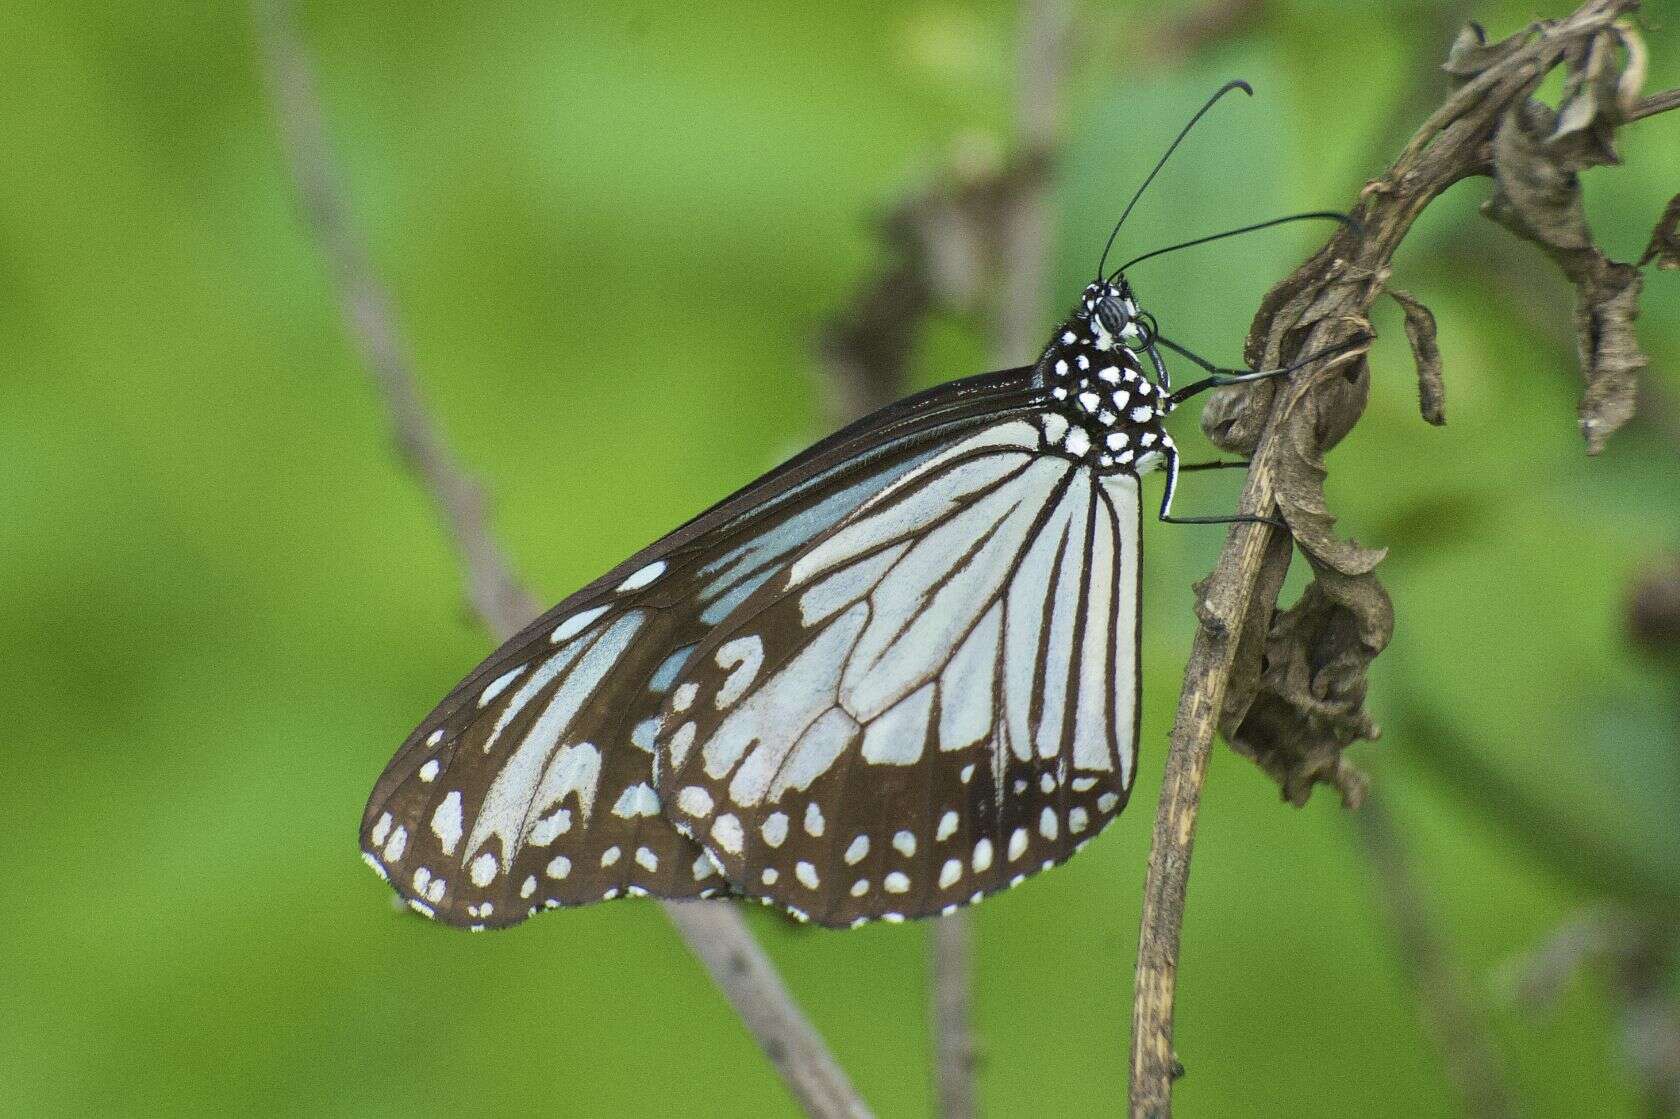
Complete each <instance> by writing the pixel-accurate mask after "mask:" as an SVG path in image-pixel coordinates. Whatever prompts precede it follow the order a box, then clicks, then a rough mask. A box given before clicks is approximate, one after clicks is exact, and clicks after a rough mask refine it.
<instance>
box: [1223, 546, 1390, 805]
mask: <svg viewBox="0 0 1680 1119" xmlns="http://www.w3.org/2000/svg"><path fill="white" fill-rule="evenodd" d="M1313 566H1314V571H1315V573H1316V575H1317V577H1316V578H1315V579H1314V580H1313V582H1312V583H1310V584H1309V585H1308V586H1307V589H1306V591H1305V592H1304V593H1303V594H1302V595H1301V598H1300V600H1299V601H1297V602H1296V603H1295V605H1293V606H1291V607H1290V608H1289V609H1288V610H1285V611H1283V612H1282V613H1280V614H1278V615H1276V616H1275V617H1273V619H1272V624H1271V627H1270V632H1269V633H1268V634H1267V638H1266V647H1265V655H1264V658H1263V660H1262V662H1261V665H1262V667H1261V671H1260V676H1259V681H1258V687H1257V688H1256V689H1254V691H1253V693H1252V697H1251V698H1248V699H1247V700H1246V702H1241V704H1240V706H1238V705H1237V704H1232V703H1228V704H1227V706H1226V709H1225V711H1224V713H1223V716H1222V719H1221V727H1220V729H1221V731H1222V732H1223V733H1224V735H1225V737H1226V739H1227V741H1229V742H1230V743H1231V745H1232V746H1233V747H1234V748H1235V749H1236V750H1237V751H1238V752H1239V753H1241V754H1243V755H1244V756H1246V757H1248V758H1251V759H1253V760H1254V761H1255V762H1256V763H1257V764H1258V765H1259V766H1260V767H1261V768H1262V769H1264V770H1265V771H1266V772H1267V773H1268V774H1270V775H1271V776H1272V778H1273V779H1275V780H1276V781H1277V782H1278V785H1279V787H1280V788H1281V789H1282V791H1283V796H1284V799H1285V800H1287V801H1289V802H1290V803H1291V804H1294V805H1297V806H1298V805H1302V804H1305V803H1306V802H1307V798H1308V797H1309V796H1310V795H1311V794H1312V788H1313V786H1314V785H1316V784H1328V785H1331V786H1333V787H1334V788H1335V789H1336V790H1337V791H1338V792H1339V793H1340V794H1341V796H1342V800H1343V802H1344V803H1345V804H1347V805H1348V806H1349V807H1357V806H1358V804H1359V801H1360V799H1361V798H1362V797H1363V795H1364V792H1365V784H1366V781H1365V777H1364V775H1363V774H1362V773H1360V772H1359V771H1358V770H1357V769H1355V768H1354V767H1352V766H1351V765H1350V764H1348V762H1347V761H1346V760H1345V759H1344V758H1343V756H1342V755H1343V751H1345V750H1346V749H1347V748H1348V747H1349V746H1351V745H1352V744H1353V743H1355V742H1359V741H1363V740H1374V739H1376V738H1377V737H1378V735H1379V734H1380V732H1379V731H1378V729H1377V726H1376V724H1375V723H1373V722H1372V721H1371V717H1370V715H1369V714H1367V713H1366V711H1365V692H1366V688H1367V676H1366V672H1367V669H1368V668H1369V666H1370V663H1371V661H1372V659H1373V658H1375V657H1376V655H1377V654H1378V653H1380V652H1382V650H1383V648H1384V646H1386V645H1387V644H1388V641H1389V638H1390V637H1391V636H1392V635H1393V633H1394V607H1393V604H1392V603H1390V601H1389V598H1388V594H1387V592H1386V591H1384V590H1383V588H1382V584H1381V583H1379V582H1378V581H1377V579H1376V577H1375V576H1374V575H1369V574H1365V575H1358V576H1351V577H1350V576H1346V575H1343V574H1341V573H1339V572H1337V571H1335V570H1334V569H1331V568H1327V567H1323V566H1320V565H1318V564H1314V565H1313ZM1232 698H1233V699H1236V698H1237V697H1236V696H1233V697H1232Z"/></svg>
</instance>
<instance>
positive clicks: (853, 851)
mask: <svg viewBox="0 0 1680 1119" xmlns="http://www.w3.org/2000/svg"><path fill="white" fill-rule="evenodd" d="M867 854H869V837H868V836H867V835H859V836H854V837H853V838H852V842H851V844H850V845H849V846H848V847H847V848H846V865H847V866H856V865H857V864H858V863H860V862H862V861H863V857H864V856H865V855H867Z"/></svg>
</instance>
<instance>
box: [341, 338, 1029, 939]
mask: <svg viewBox="0 0 1680 1119" xmlns="http://www.w3.org/2000/svg"><path fill="white" fill-rule="evenodd" d="M1025 374H1026V371H1011V372H1008V373H1004V374H993V375H989V376H987V377H981V378H971V379H969V380H967V381H959V382H954V383H951V384H949V385H945V386H941V387H940V388H939V389H935V390H933V391H931V392H930V393H926V394H923V395H922V396H921V397H916V398H912V399H911V400H909V401H906V402H904V403H902V404H899V405H895V406H893V407H892V408H889V409H886V410H884V411H883V412H881V413H877V414H876V415H875V416H873V417H870V418H869V419H867V420H865V421H863V422H861V423H860V424H858V425H854V426H853V427H851V428H848V429H847V430H846V431H843V432H841V433H839V434H838V435H835V436H832V437H830V438H829V439H828V440H825V441H824V442H822V443H820V444H818V445H817V446H816V447H814V448H812V449H811V450H810V451H807V452H805V453H804V454H802V455H800V456H799V457H798V458H796V459H794V460H792V461H791V462H789V463H787V464H785V465H784V466H782V467H780V468H778V469H777V470H776V471H773V472H772V473H771V474H769V475H766V476H765V477H764V478H762V479H759V480H758V481H757V482H755V483H753V484H752V485H750V486H748V487H747V488H746V489H744V490H742V491H741V492H739V493H737V494H736V495H734V496H733V497H731V498H728V499H726V500H725V501H723V502H720V503H719V504H718V505H717V506H714V507H713V508H712V509H710V510H708V511H707V512H706V513H703V514H701V515H700V516H699V517H696V518H695V519H694V520H693V521H690V522H689V523H688V524H687V525H684V526H683V527H682V528H680V529H678V530H676V531H675V532H673V533H671V534H670V535H669V536H667V537H665V538H664V539H662V540H660V541H659V542H657V543H655V544H654V545H652V546H650V547H649V548H647V549H644V550H643V551H642V552H640V553H638V554H637V555H635V556H633V557H631V558H630V559H629V560H626V561H625V562H624V563H623V564H620V565H619V566H618V567H616V568H614V569H613V570H612V571H610V572H608V573H607V574H606V575H604V576H602V577H601V578H600V579H598V580H596V581H595V582H594V583H591V584H590V585H589V586H587V587H585V588H583V589H582V590H580V591H578V592H577V593H576V594H574V595H572V596H570V597H569V598H567V599H566V600H565V601H563V602H561V603H560V604H559V605H557V606H556V607H554V608H553V609H552V610H550V611H548V612H547V613H546V614H544V615H543V617H542V618H540V619H538V620H537V621H536V622H533V623H532V624H531V625H530V626H528V627H526V629H524V630H523V631H521V632H520V633H519V634H517V635H516V636H514V637H513V638H512V639H510V640H509V641H508V642H506V643H505V644H504V645H503V646H502V647H501V648H500V649H498V650H497V651H496V652H495V653H494V654H492V655H491V656H490V657H489V658H488V659H486V660H485V662H484V663H483V664H481V665H480V666H479V667H478V668H477V669H476V670H475V671H474V672H473V673H472V674H471V675H469V676H468V677H467V679H465V680H464V681H462V682H461V684H459V685H458V686H457V687H456V688H455V689H454V690H453V691H452V692H451V693H450V695H449V696H448V697H447V698H446V699H445V700H444V701H443V702H442V703H441V704H439V705H438V707H437V708H436V709H435V710H434V711H433V712H432V713H431V714H430V715H428V716H427V718H426V719H425V720H424V721H422V722H421V724H420V726H419V727H417V728H416V729H415V731H414V732H413V733H412V734H411V735H410V736H409V738H408V740H407V741H406V742H405V743H404V745H403V747H402V748H401V749H400V750H399V751H398V752H397V755H396V756H395V758H393V759H392V761H391V763H390V764H389V765H388V766H387V767H386V770H385V772H384V774H383V775H382V776H381V778H380V780H379V782H378V783H377V784H376V785H375V787H374V791H373V794H372V796H371V798H370V799H369V802H368V805H367V809H366V811H365V812H364V814H363V819H362V828H361V837H362V850H363V853H364V857H366V859H367V860H368V862H369V863H370V864H371V865H372V866H373V867H374V868H375V869H376V870H377V871H379V873H380V874H381V875H384V876H386V877H387V878H388V880H389V881H390V882H391V883H392V885H393V886H394V887H395V888H396V889H397V891H398V892H399V893H400V894H401V895H402V896H403V898H404V899H405V900H407V901H408V902H409V903H410V904H411V905H412V906H414V907H415V908H416V909H417V910H419V911H420V912H422V913H425V914H427V915H428V916H433V917H436V918H437V919H439V920H442V921H445V922H447V923H450V924H457V925H466V926H474V927H477V926H484V927H496V926H501V925H506V924H511V923H514V922H516V921H519V920H522V919H524V918H525V917H526V916H528V915H529V914H531V913H533V912H535V911H536V910H537V909H539V908H541V907H543V906H561V905H576V904H582V903H586V902H592V901H598V900H602V899H603V898H610V897H615V896H619V895H622V894H635V893H647V894H652V895H654V896H657V897H666V898H685V897H697V896H704V895H706V894H709V893H714V892H719V891H721V890H724V889H727V883H726V881H725V880H724V878H723V877H722V876H721V875H720V874H719V873H718V872H717V868H716V864H715V862H714V860H713V859H711V858H710V857H709V856H708V855H706V854H705V853H704V852H703V851H702V849H701V847H700V846H698V845H696V844H694V843H693V842H692V841H690V840H689V839H688V838H687V837H686V836H684V835H682V834H681V833H680V832H679V831H677V830H676V829H675V828H674V827H672V825H671V824H670V822H669V821H668V820H667V818H666V817H665V815H663V814H662V807H663V806H662V803H661V800H660V797H659V795H658V794H657V792H656V791H655V787H654V772H653V771H654V764H653V762H654V754H653V749H654V728H655V726H656V723H657V716H658V714H659V712H660V710H661V706H662V704H663V702H664V701H665V699H666V697H667V695H668V694H669V692H670V691H671V689H672V686H673V684H674V683H675V682H676V680H677V679H678V678H679V676H680V675H681V673H682V671H683V670H684V668H685V666H686V663H687V661H688V659H689V657H690V656H691V655H692V654H693V652H694V651H695V649H696V647H697V646H698V645H699V644H700V643H702V642H703V640H704V639H705V638H706V636H707V635H708V634H709V632H710V631H711V630H712V629H713V627H715V626H716V625H717V624H718V623H720V622H722V621H723V620H724V619H725V618H726V617H728V616H729V615H730V613H731V612H732V611H733V610H735V609H736V608H738V606H739V605H740V604H741V603H742V602H743V601H744V600H746V599H748V598H749V596H751V595H752V594H753V593H754V592H756V591H757V590H758V589H759V588H760V587H761V586H762V585H764V584H765V583H766V582H767V581H769V580H771V579H773V577H774V576H776V575H777V574H778V573H779V572H781V571H782V570H783V569H784V568H785V567H786V565H787V563H788V562H789V561H790V558H791V557H793V556H795V555H797V554H799V553H800V552H801V551H802V550H803V549H804V548H805V546H806V545H807V544H808V543H809V542H810V541H811V540H812V539H814V538H816V537H818V536H820V535H822V534H823V533H825V532H826V531H828V530H829V529H831V528H832V527H833V526H834V525H835V524H836V523H838V522H839V521H841V520H842V519H844V518H845V517H846V516H847V515H848V514H850V513H851V512H852V511H853V510H854V509H856V508H857V507H858V506H859V505H860V504H862V503H863V502H865V501H867V500H868V499H869V498H871V497H873V496H874V495H876V494H878V493H879V492H880V491H881V490H883V489H884V488H885V487H887V486H889V485H890V484H891V483H892V482H893V481H895V480H896V479H897V478H899V477H901V476H902V475H904V474H905V473H907V472H909V471H912V470H914V469H916V468H917V466H918V465H919V464H921V463H923V462H925V461H927V460H928V459H930V458H932V457H934V456H937V455H939V454H940V453H941V452H942V451H943V450H945V449H946V448H947V447H948V446H949V445H950V444H951V443H952V442H953V441H959V440H960V439H962V438H963V437H964V436H965V435H966V434H969V433H972V432H973V431H974V430H976V429H977V428H979V427H982V426H986V425H989V424H990V423H991V422H992V420H991V418H990V417H991V416H993V415H994V414H996V413H997V412H999V411H1001V412H1002V413H1004V414H1009V412H1010V411H1011V410H1012V409H1014V410H1017V411H1018V410H1020V408H1021V407H1022V401H1023V399H1024V394H1025Z"/></svg>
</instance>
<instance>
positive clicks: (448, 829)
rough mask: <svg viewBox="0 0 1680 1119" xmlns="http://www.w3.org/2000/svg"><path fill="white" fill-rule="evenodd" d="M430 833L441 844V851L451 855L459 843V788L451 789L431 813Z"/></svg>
mask: <svg viewBox="0 0 1680 1119" xmlns="http://www.w3.org/2000/svg"><path fill="white" fill-rule="evenodd" d="M432 834H433V835H435V836H437V837H438V841H439V842H441V843H442V844H443V853H444V854H445V855H453V854H454V853H455V848H456V847H457V846H459V845H460V843H461V790H460V789H451V790H449V795H448V796H446V797H444V798H443V800H442V802H440V803H439V804H438V806H437V810H436V811H434V812H433V813H432Z"/></svg>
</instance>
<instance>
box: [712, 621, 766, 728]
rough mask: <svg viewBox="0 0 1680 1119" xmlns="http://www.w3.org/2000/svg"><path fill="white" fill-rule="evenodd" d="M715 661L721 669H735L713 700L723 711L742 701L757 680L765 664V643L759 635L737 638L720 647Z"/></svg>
mask: <svg viewBox="0 0 1680 1119" xmlns="http://www.w3.org/2000/svg"><path fill="white" fill-rule="evenodd" d="M715 659H716V661H717V664H718V667H719V668H722V669H726V670H727V669H734V671H732V672H730V673H729V676H728V677H727V678H726V679H725V680H724V682H723V686H722V687H720V688H719V689H718V691H717V695H716V696H714V697H713V699H712V702H713V703H714V704H716V705H717V709H718V710H719V711H722V710H723V709H724V708H726V707H728V706H730V705H731V704H733V703H734V702H735V701H736V700H738V699H740V698H741V696H742V695H744V694H745V693H746V690H747V689H748V688H750V687H751V686H752V682H753V680H754V679H756V678H757V676H758V669H759V666H760V665H762V664H763V663H764V642H762V641H760V640H759V639H758V635H757V634H748V635H747V636H745V637H737V638H735V639H734V640H733V641H726V642H724V643H723V644H722V645H719V646H718V651H717V654H716V657H715Z"/></svg>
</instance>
